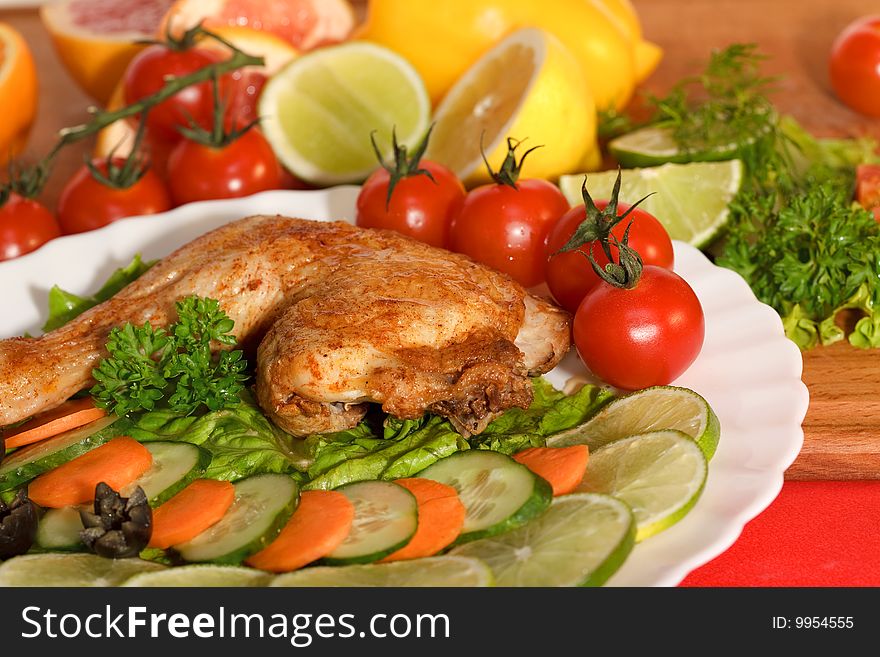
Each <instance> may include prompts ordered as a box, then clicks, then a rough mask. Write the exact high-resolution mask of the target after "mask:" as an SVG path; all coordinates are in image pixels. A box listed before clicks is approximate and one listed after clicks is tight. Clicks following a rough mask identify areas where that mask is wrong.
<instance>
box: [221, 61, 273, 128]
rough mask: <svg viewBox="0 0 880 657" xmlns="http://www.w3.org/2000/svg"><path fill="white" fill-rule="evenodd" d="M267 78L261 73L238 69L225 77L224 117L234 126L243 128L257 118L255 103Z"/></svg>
mask: <svg viewBox="0 0 880 657" xmlns="http://www.w3.org/2000/svg"><path fill="white" fill-rule="evenodd" d="M267 80H268V78H267V77H266V75H265V74H264V73H262V72H261V71H255V70H253V69H249V68H240V69H236V70H235V71H232V72H231V73H228V74H227V75H226V76H225V84H224V85H223V95H222V98H223V102H224V103H226V116H227V118H228V119H230V120H231V121H233V122H234V123H235V124H236V125H239V126H245V125H247V124H248V123H250V122H251V121H253V120H254V119H256V118H258V117H259V113H258V111H257V103H258V102H259V100H260V94H262V93H263V87H264V86H266V82H267Z"/></svg>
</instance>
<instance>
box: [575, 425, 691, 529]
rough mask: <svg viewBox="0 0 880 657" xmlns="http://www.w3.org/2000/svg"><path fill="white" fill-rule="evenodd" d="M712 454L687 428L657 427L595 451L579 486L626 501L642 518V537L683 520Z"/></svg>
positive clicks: (581, 489) (638, 526) (580, 489)
mask: <svg viewBox="0 0 880 657" xmlns="http://www.w3.org/2000/svg"><path fill="white" fill-rule="evenodd" d="M707 472H708V464H707V463H706V457H705V456H703V452H702V451H701V450H700V448H699V446H698V445H697V444H696V443H695V442H694V440H693V439H692V438H690V437H689V436H687V435H685V434H683V433H682V432H681V431H655V432H653V433H645V434H641V435H637V436H630V437H629V438H622V439H621V440H616V441H614V442H613V443H609V444H607V445H605V447H602V448H601V449H598V450H596V451H595V452H593V453H592V454H591V455H590V462H589V464H588V465H587V473H586V475H584V480H583V481H582V482H581V485H580V486H579V487H578V489H577V491H578V492H589V493H605V494H607V495H613V496H614V497H616V498H617V499H619V500H622V501H623V502H626V503H627V505H629V507H630V508H631V509H632V511H633V515H634V516H635V518H636V541H641V540H644V539H646V538H648V537H649V536H653V535H654V534H656V533H658V532H661V531H663V530H664V529H666V528H668V527H670V526H671V525H674V524H675V523H676V522H678V521H679V520H681V519H682V518H683V517H684V516H685V515H687V512H688V511H690V510H691V508H692V507H693V506H694V504H696V502H697V500H698V499H699V498H700V494H701V493H702V492H703V487H704V486H705V484H706V473H707Z"/></svg>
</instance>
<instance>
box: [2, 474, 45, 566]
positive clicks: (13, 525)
mask: <svg viewBox="0 0 880 657" xmlns="http://www.w3.org/2000/svg"><path fill="white" fill-rule="evenodd" d="M39 516H40V514H39V513H38V510H37V505H36V504H34V503H33V502H31V501H30V500H29V499H28V496H27V490H26V489H24V488H22V489H21V490H20V491H18V493H17V494H16V496H15V499H13V500H12V503H11V504H9V505H8V506H7V504H6V503H5V502H3V501H2V500H0V559H9V558H11V557H16V556H18V555H19V554H24V553H25V552H27V551H28V550H30V549H31V546H32V545H33V544H34V539H36V537H37V524H38V522H39Z"/></svg>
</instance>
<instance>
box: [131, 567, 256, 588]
mask: <svg viewBox="0 0 880 657" xmlns="http://www.w3.org/2000/svg"><path fill="white" fill-rule="evenodd" d="M270 581H272V575H271V574H269V573H264V572H263V571H262V570H255V569H253V568H238V567H236V566H210V565H195V566H180V567H179V568H168V569H166V570H157V571H153V572H148V573H141V574H139V575H135V576H134V577H132V578H131V579H128V580H126V581H125V583H124V584H123V585H122V586H138V587H163V586H165V587H170V586H187V587H190V586H192V587H220V586H238V587H242V586H266V585H267V584H268V583H269V582H270Z"/></svg>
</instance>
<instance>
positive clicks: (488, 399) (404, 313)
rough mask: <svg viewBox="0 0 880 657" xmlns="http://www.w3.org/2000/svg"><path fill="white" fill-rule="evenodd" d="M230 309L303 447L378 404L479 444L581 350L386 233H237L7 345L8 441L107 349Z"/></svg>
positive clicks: (219, 233)
mask: <svg viewBox="0 0 880 657" xmlns="http://www.w3.org/2000/svg"><path fill="white" fill-rule="evenodd" d="M192 294H197V295H200V296H206V297H212V298H215V299H218V300H219V301H220V305H221V307H222V308H223V309H224V310H225V311H226V312H227V313H228V314H229V316H230V317H231V318H232V319H233V320H234V321H235V333H236V335H237V337H238V339H239V342H240V343H241V344H242V345H243V346H244V347H245V349H248V350H249V351H252V350H253V349H254V348H256V347H257V346H258V349H257V384H256V388H257V399H258V401H259V403H260V405H261V406H262V408H263V410H264V411H265V412H266V413H267V414H268V415H269V416H270V417H271V418H272V419H273V420H274V421H275V422H276V423H277V424H278V425H279V426H280V427H282V428H283V429H285V430H287V431H289V432H290V433H292V434H294V435H309V434H312V433H320V432H326V431H337V430H341V429H345V428H349V427H352V426H354V425H355V424H357V422H358V421H360V419H361V417H363V415H364V413H365V412H366V403H367V402H377V403H380V404H382V407H383V409H384V410H385V411H386V412H388V413H390V414H392V415H395V416H397V417H402V418H414V417H420V416H421V415H422V414H423V413H424V412H425V411H431V412H434V413H437V414H440V415H443V416H445V417H448V418H449V419H450V420H451V421H452V422H453V424H454V425H455V426H456V428H457V429H458V430H459V431H461V432H462V433H463V434H465V435H469V434H473V433H479V432H480V431H482V430H483V429H484V428H485V426H486V424H487V423H488V422H489V421H490V420H491V419H492V418H493V417H494V416H495V415H497V414H498V413H500V412H502V411H504V410H506V409H508V408H511V407H514V406H519V407H526V406H528V404H529V403H530V402H531V398H532V392H531V386H530V385H529V380H528V377H529V376H530V375H532V376H535V375H538V374H540V373H542V372H546V371H547V370H549V369H551V368H552V367H554V366H555V365H556V363H558V362H559V360H560V359H561V358H562V356H563V355H564V353H565V352H566V351H567V350H568V347H569V317H568V315H567V314H566V313H565V312H564V311H561V310H559V309H558V308H556V307H555V306H553V305H552V304H550V303H548V302H546V301H544V300H542V299H539V298H537V297H534V296H532V295H530V294H529V293H528V292H526V291H525V290H524V289H523V288H522V287H521V286H519V285H518V284H517V283H515V282H513V281H511V280H510V279H509V278H507V277H505V276H504V275H502V274H499V273H497V272H494V271H492V270H490V269H488V268H486V267H483V266H482V265H479V264H476V263H474V262H472V261H471V260H469V259H468V258H466V257H464V256H460V255H457V254H453V253H449V252H448V251H444V250H442V249H436V248H433V247H430V246H427V245H424V244H421V243H419V242H415V241H413V240H410V239H408V238H405V237H402V236H400V235H397V234H396V233H392V232H388V231H375V230H364V229H360V228H356V227H354V226H351V225H350V224H346V223H340V222H334V223H326V222H314V221H307V220H303V219H291V218H287V217H281V216H254V217H248V218H245V219H242V220H240V221H237V222H234V223H231V224H227V225H225V226H223V227H221V228H218V229H217V230H214V231H212V232H210V233H208V234H206V235H203V236H202V237H200V238H198V239H196V240H194V241H192V242H190V243H189V244H187V245H185V246H183V247H182V248H180V249H178V250H177V251H175V252H174V253H172V254H171V255H170V256H168V257H166V258H164V259H163V260H162V261H161V262H159V263H158V264H157V265H156V266H154V267H153V268H152V269H150V271H148V272H147V273H146V274H144V275H143V276H142V277H141V278H140V279H138V280H137V281H135V282H134V283H132V284H131V285H129V286H128V287H126V288H125V289H124V290H122V291H121V292H120V293H119V294H117V295H116V296H115V297H113V298H112V299H110V300H109V301H107V302H105V303H102V304H100V305H99V306H96V307H94V308H92V309H91V310H89V311H88V312H86V313H84V314H83V315H81V316H80V317H78V318H77V319H75V320H74V321H73V322H71V323H70V324H68V325H66V326H64V327H62V328H60V329H58V330H56V331H52V332H50V333H47V334H46V335H44V336H42V337H39V338H10V339H7V340H2V341H0V426H2V425H6V424H11V423H13V422H17V421H18V420H21V419H24V418H26V417H28V416H30V415H33V414H34V413H37V412H39V411H42V410H45V409H48V408H52V407H54V406H56V405H58V404H60V403H61V402H62V401H64V400H65V399H67V398H68V397H70V396H71V395H72V394H73V393H75V392H77V391H78V390H81V389H82V388H84V387H85V386H87V385H89V384H90V382H91V370H92V368H93V367H95V366H96V364H97V362H98V361H99V360H100V359H101V358H103V357H104V356H105V355H106V354H105V351H104V348H103V345H104V343H105V342H106V338H107V334H108V333H109V331H110V329H111V328H112V327H114V326H118V325H121V324H123V323H125V322H132V323H135V324H143V323H144V322H150V323H151V324H154V325H164V324H168V323H170V322H171V321H173V319H174V303H175V302H176V301H177V300H179V299H181V298H182V297H185V296H188V295H192Z"/></svg>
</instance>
